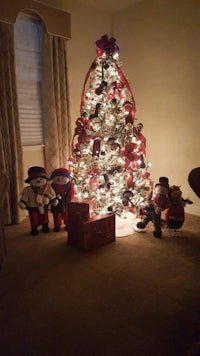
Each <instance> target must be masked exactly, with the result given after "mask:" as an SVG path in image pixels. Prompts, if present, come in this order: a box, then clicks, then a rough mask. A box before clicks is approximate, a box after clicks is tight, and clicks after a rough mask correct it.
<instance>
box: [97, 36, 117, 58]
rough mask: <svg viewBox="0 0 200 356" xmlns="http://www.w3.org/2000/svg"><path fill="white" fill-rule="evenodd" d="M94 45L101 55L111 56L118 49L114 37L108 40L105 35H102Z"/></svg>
mask: <svg viewBox="0 0 200 356" xmlns="http://www.w3.org/2000/svg"><path fill="white" fill-rule="evenodd" d="M96 45H97V47H98V49H99V50H100V51H101V53H103V52H106V53H109V54H113V53H114V52H115V51H116V50H117V49H119V48H118V46H117V45H116V39H115V38H114V37H111V38H110V39H108V36H107V35H103V36H102V37H101V38H100V40H97V41H96Z"/></svg>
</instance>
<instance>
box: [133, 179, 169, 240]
mask: <svg viewBox="0 0 200 356" xmlns="http://www.w3.org/2000/svg"><path fill="white" fill-rule="evenodd" d="M168 192H169V183H168V178H167V177H160V178H159V183H157V184H156V185H155V189H154V192H151V194H150V195H149V198H148V204H147V205H146V206H145V207H144V209H143V210H144V212H145V217H144V219H143V220H142V221H140V222H138V223H137V227H138V228H139V229H144V228H145V227H146V226H147V224H148V223H149V221H152V222H153V225H154V228H155V229H154V231H153V235H154V237H158V238H160V237H162V230H161V225H162V220H161V212H162V211H163V210H165V209H166V206H167V203H168Z"/></svg>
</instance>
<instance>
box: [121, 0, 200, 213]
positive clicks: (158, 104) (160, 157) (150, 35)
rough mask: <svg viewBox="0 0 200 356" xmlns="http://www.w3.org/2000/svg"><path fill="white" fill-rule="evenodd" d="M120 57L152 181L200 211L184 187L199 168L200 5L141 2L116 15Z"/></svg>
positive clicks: (163, 0) (179, 0) (181, 1)
mask: <svg viewBox="0 0 200 356" xmlns="http://www.w3.org/2000/svg"><path fill="white" fill-rule="evenodd" d="M114 33H115V36H116V38H117V40H118V44H119V46H120V50H121V61H122V63H123V68H124V70H125V71H126V75H127V77H128V79H129V82H130V84H131V87H132V89H133V92H134V96H135V100H136V107H137V117H138V120H139V121H141V122H143V124H144V131H143V133H144V135H145V136H146V138H147V158H148V160H149V161H150V162H151V163H152V167H151V169H150V172H151V176H152V179H153V180H154V181H155V182H157V180H158V177H159V176H162V175H165V176H168V177H169V180H170V184H176V185H180V186H181V188H182V190H183V196H184V197H190V199H192V200H193V201H194V205H193V206H191V207H190V211H194V212H196V213H199V214H200V200H199V199H198V198H197V197H196V195H195V194H194V193H193V191H192V190H191V188H190V187H189V185H188V182H187V177H188V173H189V172H190V170H191V169H192V168H194V167H197V166H200V106H199V102H200V6H199V5H198V4H197V2H195V1H191V0H176V1H174V0H151V1H149V0H144V1H143V2H141V3H138V4H136V5H135V6H134V8H133V10H132V11H130V10H129V11H126V12H123V13H121V14H118V15H116V16H115V18H114Z"/></svg>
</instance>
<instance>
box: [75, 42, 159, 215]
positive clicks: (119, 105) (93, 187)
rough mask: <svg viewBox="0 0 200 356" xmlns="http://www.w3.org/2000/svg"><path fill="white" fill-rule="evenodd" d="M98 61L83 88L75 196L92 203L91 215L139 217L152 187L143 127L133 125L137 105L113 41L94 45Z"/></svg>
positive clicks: (77, 131) (77, 121)
mask: <svg viewBox="0 0 200 356" xmlns="http://www.w3.org/2000/svg"><path fill="white" fill-rule="evenodd" d="M96 46H97V57H96V59H95V60H94V62H93V63H92V65H91V66H90V68H89V71H88V73H87V75H86V78H85V82H84V85H83V90H82V96H81V105H80V117H79V118H78V119H77V120H76V128H75V133H74V138H73V145H72V146H73V148H72V157H71V158H70V159H69V164H70V170H71V173H72V177H73V182H74V187H75V197H77V198H80V199H84V198H93V202H94V214H95V215H98V214H106V213H109V212H113V213H116V214H118V215H119V216H122V215H123V214H124V213H125V212H127V211H129V210H132V211H135V212H137V209H139V208H141V207H142V206H143V205H144V204H145V202H146V199H147V196H148V194H149V191H150V188H151V187H152V182H151V179H150V174H149V173H148V166H149V164H148V163H145V155H146V140H145V137H144V136H143V134H142V133H141V131H142V128H143V125H142V124H141V123H138V124H136V125H135V121H136V117H135V111H136V110H135V100H134V97H133V94H132V91H131V88H130V85H129V83H128V81H127V79H126V77H125V75H124V73H123V71H122V70H121V67H120V64H119V62H118V58H119V48H118V46H117V44H116V40H115V39H114V38H113V37H112V38H110V39H109V38H108V36H107V35H104V36H102V37H101V39H99V40H98V41H96Z"/></svg>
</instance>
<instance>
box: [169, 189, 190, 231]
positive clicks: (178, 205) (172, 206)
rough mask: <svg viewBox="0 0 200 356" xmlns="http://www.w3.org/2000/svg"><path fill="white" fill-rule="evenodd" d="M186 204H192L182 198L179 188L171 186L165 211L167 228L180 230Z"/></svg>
mask: <svg viewBox="0 0 200 356" xmlns="http://www.w3.org/2000/svg"><path fill="white" fill-rule="evenodd" d="M186 204H192V201H191V200H189V199H183V198H182V191H181V189H180V187H178V186H176V185H173V186H171V187H170V190H169V202H168V207H167V209H166V211H165V222H166V225H167V228H169V229H173V230H177V229H180V228H181V227H182V225H183V223H184V220H185V211H184V207H185V205H186Z"/></svg>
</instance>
